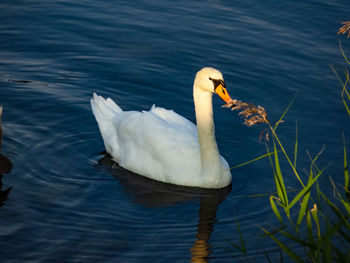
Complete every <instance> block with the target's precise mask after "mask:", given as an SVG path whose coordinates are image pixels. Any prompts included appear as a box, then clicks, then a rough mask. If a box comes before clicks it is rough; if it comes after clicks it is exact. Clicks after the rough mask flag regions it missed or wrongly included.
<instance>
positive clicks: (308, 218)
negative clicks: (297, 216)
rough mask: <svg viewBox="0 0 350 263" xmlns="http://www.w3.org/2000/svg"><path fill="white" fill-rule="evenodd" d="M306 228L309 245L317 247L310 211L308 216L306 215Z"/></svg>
mask: <svg viewBox="0 0 350 263" xmlns="http://www.w3.org/2000/svg"><path fill="white" fill-rule="evenodd" d="M306 227H307V237H308V240H309V244H310V245H311V246H315V241H314V235H313V233H312V220H311V215H310V211H307V214H306Z"/></svg>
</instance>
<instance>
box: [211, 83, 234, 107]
mask: <svg viewBox="0 0 350 263" xmlns="http://www.w3.org/2000/svg"><path fill="white" fill-rule="evenodd" d="M224 85H225V84H224ZM224 85H223V84H222V83H220V84H219V85H217V86H216V88H215V92H216V94H218V95H219V96H220V98H221V99H223V101H225V102H226V103H227V102H229V101H231V100H232V99H231V97H230V95H228V92H227V90H226V88H225V87H224Z"/></svg>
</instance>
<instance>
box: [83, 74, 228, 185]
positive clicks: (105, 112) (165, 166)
mask: <svg viewBox="0 0 350 263" xmlns="http://www.w3.org/2000/svg"><path fill="white" fill-rule="evenodd" d="M214 92H215V93H217V94H218V95H219V96H220V97H221V98H222V99H223V100H224V101H226V102H228V101H230V100H231V98H230V96H229V95H228V93H227V90H226V86H225V82H224V80H223V77H222V74H221V73H220V71H218V70H216V69H213V68H203V69H202V70H200V71H199V72H197V74H196V78H195V80H194V85H193V99H194V105H195V111H196V120H197V127H196V126H195V125H194V124H193V123H192V122H190V121H189V120H187V119H185V118H184V117H182V116H180V115H178V114H177V113H175V112H174V111H172V110H166V109H164V108H159V107H155V106H154V105H153V106H152V108H151V110H150V111H142V112H138V111H123V110H122V109H121V108H120V107H119V106H118V105H117V104H115V103H114V101H113V100H111V99H110V98H108V99H106V100H105V99H104V98H102V97H101V96H98V95H96V94H95V93H94V96H93V99H91V100H90V102H91V107H92V111H93V114H94V115H95V118H96V120H97V123H98V126H99V129H100V132H101V135H102V138H103V141H104V144H105V147H106V151H107V152H108V153H109V154H110V155H111V156H112V158H113V160H114V161H116V162H117V163H119V165H120V166H122V167H124V168H126V169H128V170H130V171H132V172H135V173H137V174H140V175H143V176H145V177H148V178H151V179H154V180H158V181H162V182H165V183H171V184H176V185H183V186H195V187H202V188H222V187H225V186H227V185H229V184H230V183H231V173H230V169H229V166H228V164H227V162H226V161H225V159H224V158H223V157H222V156H221V155H220V154H219V150H218V146H217V144H216V140H215V132H214V122H213V107H212V95H213V93H214Z"/></svg>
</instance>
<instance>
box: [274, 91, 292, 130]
mask: <svg viewBox="0 0 350 263" xmlns="http://www.w3.org/2000/svg"><path fill="white" fill-rule="evenodd" d="M296 97H297V95H296V94H295V95H294V97H293V99H292V100H291V101H290V103H289V104H288V106H287V108H286V109H285V110H284V112H283V114H282V116H281V118H280V119H279V120H278V121H277V122H276V124H275V127H274V128H273V130H274V131H276V129H277V127H278V125H279V124H280V123H281V122H282V120H283V118H284V116H285V115H286V114H287V112H288V111H289V108H290V107H291V106H292V105H293V103H294V100H295V98H296Z"/></svg>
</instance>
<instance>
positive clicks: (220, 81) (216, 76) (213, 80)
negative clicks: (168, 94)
mask: <svg viewBox="0 0 350 263" xmlns="http://www.w3.org/2000/svg"><path fill="white" fill-rule="evenodd" d="M194 88H195V89H200V90H202V91H204V92H210V93H216V94H218V95H219V96H220V98H221V99H223V100H224V101H225V102H229V101H230V100H232V99H231V97H230V95H229V94H228V92H227V90H226V84H225V81H224V78H223V76H222V74H221V72H220V71H219V70H217V69H215V68H209V67H206V68H202V69H201V70H200V71H198V72H197V74H196V78H195V80H194Z"/></svg>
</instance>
